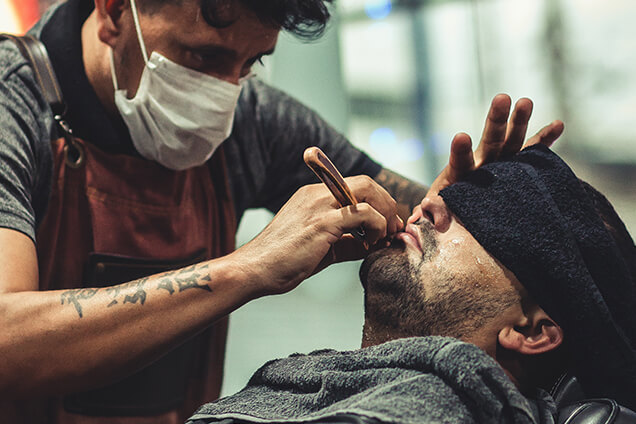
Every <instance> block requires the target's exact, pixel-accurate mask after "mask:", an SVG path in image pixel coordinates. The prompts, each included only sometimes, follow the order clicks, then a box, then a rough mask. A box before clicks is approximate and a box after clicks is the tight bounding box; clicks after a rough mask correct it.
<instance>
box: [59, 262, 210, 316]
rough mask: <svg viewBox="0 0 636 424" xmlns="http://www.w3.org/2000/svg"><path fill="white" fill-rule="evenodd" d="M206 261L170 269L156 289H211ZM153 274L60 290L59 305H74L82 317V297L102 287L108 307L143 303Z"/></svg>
mask: <svg viewBox="0 0 636 424" xmlns="http://www.w3.org/2000/svg"><path fill="white" fill-rule="evenodd" d="M208 268H209V265H208V264H205V265H192V266H190V267H187V268H183V269H180V270H175V271H169V272H166V273H164V274H161V275H160V276H158V277H157V278H158V281H157V285H156V288H155V289H156V290H166V291H167V292H168V293H169V294H170V295H172V294H174V293H175V292H176V293H181V292H183V291H186V290H188V289H201V290H204V291H208V292H211V291H212V288H211V287H210V286H209V285H208V284H207V283H208V282H210V281H212V279H211V278H210V276H209V274H208V272H207V271H208ZM151 278H152V277H144V278H140V279H138V280H134V281H131V282H129V283H124V284H119V285H117V286H112V287H106V288H104V289H93V288H82V289H73V290H67V291H64V292H63V293H62V294H61V303H62V305H65V304H69V305H73V306H74V307H75V310H76V311H77V314H78V315H79V317H80V318H83V317H84V311H83V308H82V301H84V300H87V299H91V298H93V297H94V296H95V295H96V294H97V293H98V292H99V291H104V292H105V293H106V294H107V295H109V296H110V298H111V299H112V300H111V302H110V303H109V304H108V307H109V308H110V307H112V306H115V305H118V304H120V303H121V304H126V303H133V304H137V303H139V304H140V305H144V304H145V303H146V299H147V296H148V287H147V286H148V283H149V282H151Z"/></svg>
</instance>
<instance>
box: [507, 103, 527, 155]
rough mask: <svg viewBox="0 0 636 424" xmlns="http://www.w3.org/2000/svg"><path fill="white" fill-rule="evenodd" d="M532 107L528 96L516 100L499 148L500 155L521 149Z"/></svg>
mask: <svg viewBox="0 0 636 424" xmlns="http://www.w3.org/2000/svg"><path fill="white" fill-rule="evenodd" d="M532 108H533V104H532V100H530V99H528V98H522V99H519V100H518V101H517V103H516V105H515V108H514V110H513V111H512V115H511V116H510V122H509V123H508V130H507V131H508V132H507V133H506V142H505V144H504V146H503V148H502V150H501V154H500V156H504V157H505V156H512V155H514V154H516V153H517V152H518V151H519V150H521V146H522V145H523V141H524V140H525V139H526V132H527V131H528V121H530V116H531V115H532Z"/></svg>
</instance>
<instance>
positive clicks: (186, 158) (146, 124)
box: [110, 0, 241, 170]
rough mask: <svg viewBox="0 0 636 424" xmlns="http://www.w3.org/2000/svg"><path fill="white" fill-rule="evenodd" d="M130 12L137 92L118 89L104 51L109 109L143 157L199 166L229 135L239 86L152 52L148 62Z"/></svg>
mask: <svg viewBox="0 0 636 424" xmlns="http://www.w3.org/2000/svg"><path fill="white" fill-rule="evenodd" d="M130 3H131V8H132V12H133V18H134V21H135V27H136V30H137V36H138V38H139V44H140V46H141V50H142V53H143V56H144V60H145V61H146V67H145V68H144V70H143V73H142V75H141V80H140V82H139V89H138V90H137V94H136V95H135V97H134V98H132V99H128V97H127V92H126V90H120V89H119V84H118V83H117V76H116V74H115V65H114V60H113V52H112V50H111V52H110V63H111V74H112V77H113V85H114V87H115V104H116V105H117V109H119V113H120V114H121V116H122V118H123V119H124V122H125V123H126V125H127V126H128V130H129V131H130V136H131V138H132V141H133V144H134V145H135V148H136V149H137V151H138V152H139V154H141V155H142V156H143V157H144V158H146V159H149V160H154V161H157V162H159V163H160V164H161V165H163V166H165V167H166V168H169V169H173V170H183V169H188V168H192V167H195V166H199V165H202V164H204V163H205V162H206V161H207V160H208V159H209V158H210V157H211V156H212V154H213V153H214V151H215V150H216V149H217V148H218V147H219V146H220V145H221V143H223V141H225V140H226V139H227V138H228V137H229V136H230V133H231V132H232V124H233V122H234V111H235V109H236V104H237V102H238V98H239V95H240V93H241V86H240V85H235V84H232V83H229V82H227V81H223V80H221V79H218V78H214V77H212V76H210V75H206V74H203V73H201V72H197V71H194V70H192V69H189V68H186V67H184V66H181V65H179V64H177V63H174V62H172V61H170V60H169V59H167V58H165V57H164V56H162V55H160V54H159V53H157V52H153V53H152V55H151V56H150V59H148V54H147V52H146V46H145V43H144V40H143V37H142V35H141V27H140V25H139V17H138V15H137V7H136V5H135V1H134V0H131V2H130Z"/></svg>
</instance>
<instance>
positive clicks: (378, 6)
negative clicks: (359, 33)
mask: <svg viewBox="0 0 636 424" xmlns="http://www.w3.org/2000/svg"><path fill="white" fill-rule="evenodd" d="M392 6H393V5H392V4H391V0H367V2H366V3H365V5H364V10H365V12H366V13H367V16H368V17H369V18H371V19H378V20H379V19H384V18H386V17H387V16H389V14H390V13H391V8H392Z"/></svg>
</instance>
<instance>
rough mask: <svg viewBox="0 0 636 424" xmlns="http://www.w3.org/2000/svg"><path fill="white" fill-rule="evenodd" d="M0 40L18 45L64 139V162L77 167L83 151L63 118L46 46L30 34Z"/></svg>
mask: <svg viewBox="0 0 636 424" xmlns="http://www.w3.org/2000/svg"><path fill="white" fill-rule="evenodd" d="M0 40H11V41H13V42H14V43H15V44H16V45H17V46H18V49H19V50H20V53H22V56H24V58H25V59H27V60H28V61H29V63H30V64H31V67H32V68H33V73H34V74H35V78H36V79H37V82H38V84H39V85H40V89H41V90H42V94H43V95H44V98H45V99H46V102H47V103H48V104H49V106H50V107H51V110H52V111H53V115H54V119H55V122H56V123H57V125H58V128H59V130H60V131H61V133H62V136H63V137H64V139H65V140H66V145H65V151H64V153H65V155H66V164H67V165H68V166H70V167H72V168H78V167H79V166H81V165H82V164H83V163H84V151H83V150H82V148H81V146H80V145H79V144H78V143H77V142H76V141H75V138H74V137H73V130H72V129H71V127H70V125H69V124H68V123H67V122H66V121H65V120H64V116H65V115H66V110H67V109H66V103H65V102H64V97H63V96H62V89H61V88H60V84H59V83H58V81H57V77H56V75H55V71H54V70H53V65H52V64H51V59H50V58H49V54H48V52H47V50H46V46H44V43H42V42H41V41H40V40H38V39H37V38H35V37H33V36H31V35H24V36H17V35H12V34H6V33H4V34H0Z"/></svg>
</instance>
